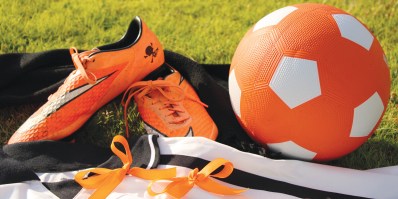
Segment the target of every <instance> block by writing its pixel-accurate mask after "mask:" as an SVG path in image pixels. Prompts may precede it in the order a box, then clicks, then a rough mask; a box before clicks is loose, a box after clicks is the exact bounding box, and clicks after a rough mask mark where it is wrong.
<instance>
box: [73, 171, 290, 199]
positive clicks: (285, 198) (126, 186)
mask: <svg viewBox="0 0 398 199" xmlns="http://www.w3.org/2000/svg"><path fill="white" fill-rule="evenodd" d="M173 167H174V166H173ZM159 168H170V166H166V165H161V166H159ZM189 171H191V170H190V169H187V168H184V167H177V176H187V175H188V173H189ZM218 182H220V183H221V184H224V185H227V186H230V187H234V188H239V187H236V186H233V185H230V184H226V183H223V182H221V181H218ZM149 183H150V181H149V180H143V179H140V178H137V177H134V176H126V177H125V178H124V179H123V181H122V182H121V183H120V184H119V185H118V186H117V187H116V189H114V190H113V192H112V193H111V194H109V195H108V197H107V199H113V198H115V199H116V198H118V199H119V198H120V199H121V198H126V199H127V198H156V199H166V198H167V199H173V197H171V196H168V195H167V194H161V195H158V196H156V197H151V196H150V195H149V194H148V193H147V192H146V189H147V186H148V185H149ZM167 184H168V182H166V181H165V182H163V181H162V182H158V183H155V184H154V186H153V190H154V191H158V192H160V191H161V190H162V189H163V188H164V187H166V186H167ZM93 192H94V190H87V189H82V190H81V191H80V192H79V193H78V194H77V195H76V196H75V199H83V198H88V197H89V196H91V194H92V193H93ZM183 198H189V199H191V198H192V199H203V198H206V199H221V198H230V199H243V198H273V199H293V198H297V197H294V196H289V195H285V194H281V193H273V192H268V191H262V190H254V189H250V190H247V191H246V192H244V193H242V194H239V195H234V196H223V195H216V194H211V193H209V192H206V191H204V190H202V189H200V188H199V187H197V186H194V187H193V188H192V189H191V190H190V191H189V192H188V194H187V195H185V196H184V197H183Z"/></svg>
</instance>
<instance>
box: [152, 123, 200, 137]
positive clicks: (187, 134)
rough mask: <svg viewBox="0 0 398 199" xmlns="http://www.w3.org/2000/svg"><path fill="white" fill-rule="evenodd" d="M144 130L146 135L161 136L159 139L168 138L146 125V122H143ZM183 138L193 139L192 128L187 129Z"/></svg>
mask: <svg viewBox="0 0 398 199" xmlns="http://www.w3.org/2000/svg"><path fill="white" fill-rule="evenodd" d="M144 128H145V130H146V132H147V133H148V134H154V135H158V136H161V137H169V136H167V135H165V134H163V133H161V132H159V131H158V130H156V129H155V128H153V127H152V126H151V125H149V124H147V123H146V122H144ZM184 137H194V133H193V130H192V127H189V129H188V131H187V133H186V134H185V136H184Z"/></svg>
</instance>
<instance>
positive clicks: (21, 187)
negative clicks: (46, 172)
mask: <svg viewBox="0 0 398 199" xmlns="http://www.w3.org/2000/svg"><path fill="white" fill-rule="evenodd" d="M0 197H1V198H8V199H21V198H25V199H54V198H58V197H57V196H56V195H54V194H53V193H51V192H50V191H48V189H47V188H46V187H44V186H43V184H42V183H41V182H39V181H37V180H33V181H25V182H21V183H12V184H3V185H0Z"/></svg>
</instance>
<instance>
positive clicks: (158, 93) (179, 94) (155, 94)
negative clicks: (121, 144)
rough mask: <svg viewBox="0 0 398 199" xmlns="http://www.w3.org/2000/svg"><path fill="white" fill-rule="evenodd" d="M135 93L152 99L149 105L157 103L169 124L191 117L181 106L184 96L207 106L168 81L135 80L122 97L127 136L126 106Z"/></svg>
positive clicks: (178, 122) (141, 97)
mask: <svg viewBox="0 0 398 199" xmlns="http://www.w3.org/2000/svg"><path fill="white" fill-rule="evenodd" d="M136 95H137V97H138V98H140V99H146V98H150V99H152V103H151V105H156V104H158V107H159V108H158V110H159V112H160V113H161V114H162V115H163V116H166V117H165V118H167V119H166V121H167V122H168V123H170V124H182V123H184V122H186V121H187V120H189V119H190V118H191V116H190V115H189V114H188V113H186V110H185V108H183V105H182V103H181V102H182V101H183V100H184V99H185V98H188V99H190V100H192V101H194V102H197V103H199V104H201V105H202V106H204V107H206V108H207V107H208V106H207V105H206V104H205V103H203V102H201V101H200V100H198V99H196V98H194V97H192V96H190V95H188V94H187V93H185V91H184V90H183V89H182V88H181V87H179V86H178V85H175V84H173V83H171V82H169V81H166V80H163V79H158V80H155V81H152V80H149V81H140V82H136V83H134V84H132V85H131V86H130V87H129V88H128V89H127V90H126V92H125V93H124V95H123V99H122V106H123V107H124V121H125V125H126V136H127V137H128V135H129V134H128V120H127V108H128V106H129V103H130V101H131V98H132V97H134V96H136Z"/></svg>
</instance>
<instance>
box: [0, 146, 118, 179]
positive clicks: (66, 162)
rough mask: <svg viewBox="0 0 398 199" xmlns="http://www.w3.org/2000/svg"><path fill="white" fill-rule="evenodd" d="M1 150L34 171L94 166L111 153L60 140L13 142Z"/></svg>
mask: <svg viewBox="0 0 398 199" xmlns="http://www.w3.org/2000/svg"><path fill="white" fill-rule="evenodd" d="M3 150H4V153H6V154H7V155H8V156H10V157H12V158H13V159H15V160H18V161H19V162H20V163H22V164H24V165H29V168H30V169H32V170H33V171H34V172H51V171H57V172H61V171H72V170H78V169H84V168H89V167H96V166H98V165H99V164H101V163H103V162H105V161H106V160H107V159H108V158H109V157H110V156H111V155H112V154H113V153H112V151H111V150H110V149H109V148H101V147H97V146H92V145H85V144H80V143H67V142H61V141H35V142H22V143H15V144H10V145H5V146H4V147H3Z"/></svg>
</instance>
